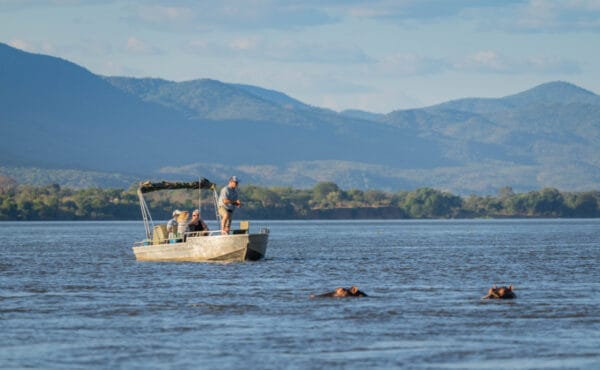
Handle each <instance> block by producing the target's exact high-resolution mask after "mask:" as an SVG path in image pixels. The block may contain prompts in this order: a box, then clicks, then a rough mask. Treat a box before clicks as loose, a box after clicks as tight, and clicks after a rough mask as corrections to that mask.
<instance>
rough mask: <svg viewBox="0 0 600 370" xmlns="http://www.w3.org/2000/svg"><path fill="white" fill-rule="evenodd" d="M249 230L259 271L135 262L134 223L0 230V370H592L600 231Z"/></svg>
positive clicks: (472, 227) (517, 224)
mask: <svg viewBox="0 0 600 370" xmlns="http://www.w3.org/2000/svg"><path fill="white" fill-rule="evenodd" d="M258 224H260V226H269V227H270V229H271V235H270V240H269V247H268V250H267V257H266V258H265V259H264V260H262V261H258V262H246V263H232V264H215V263H150V262H137V261H136V260H135V258H134V255H133V253H132V251H131V243H132V242H133V241H134V240H140V239H142V238H143V226H142V224H141V223H140V222H19V223H17V222H3V223H0V368H2V369H11V368H44V369H81V368H86V369H89V368H98V369H116V368H127V369H154V368H155V369H164V368H175V369H184V368H185V369H195V368H198V369H215V368H219V369H249V368H258V369H282V368H287V369H323V368H328V369H329V368H344V369H365V368H436V369H437V368H460V369H464V368H478V369H480V368H513V369H530V368H586V369H587V368H600V268H598V265H599V261H600V220H460V221H454V220H445V221H268V222H267V221H264V222H254V223H252V224H251V227H257V226H256V225H258ZM209 226H211V228H212V229H214V228H215V224H214V223H209ZM493 284H499V285H508V284H513V285H514V287H515V293H516V295H517V299H515V300H502V301H499V300H481V299H480V298H481V297H482V296H483V295H484V294H486V292H487V289H488V288H489V287H491V286H492V285H493ZM351 285H357V286H358V287H359V288H360V289H361V290H363V291H365V292H366V293H367V294H368V295H369V297H365V298H344V299H340V298H329V299H327V298H321V299H310V298H309V297H310V295H311V294H319V293H323V292H326V291H331V290H333V289H335V288H336V287H338V286H345V287H349V286H351Z"/></svg>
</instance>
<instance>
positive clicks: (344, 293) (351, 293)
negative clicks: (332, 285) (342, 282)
mask: <svg viewBox="0 0 600 370" xmlns="http://www.w3.org/2000/svg"><path fill="white" fill-rule="evenodd" d="M324 297H336V298H341V297H368V296H367V294H366V293H365V292H363V291H361V290H359V289H358V288H357V287H356V286H352V287H351V288H350V289H346V288H337V289H336V290H334V291H333V292H329V293H323V294H319V295H317V296H315V295H313V294H311V296H310V298H324Z"/></svg>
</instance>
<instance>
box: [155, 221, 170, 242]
mask: <svg viewBox="0 0 600 370" xmlns="http://www.w3.org/2000/svg"><path fill="white" fill-rule="evenodd" d="M168 235H169V234H168V233H167V225H166V224H162V225H156V226H154V233H152V244H164V243H167V242H168V240H167V239H168Z"/></svg>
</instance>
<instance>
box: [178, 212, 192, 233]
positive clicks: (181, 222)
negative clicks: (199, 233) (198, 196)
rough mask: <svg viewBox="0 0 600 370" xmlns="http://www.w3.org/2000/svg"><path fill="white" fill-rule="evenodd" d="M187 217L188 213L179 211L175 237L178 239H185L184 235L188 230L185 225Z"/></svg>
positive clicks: (186, 224)
mask: <svg viewBox="0 0 600 370" xmlns="http://www.w3.org/2000/svg"><path fill="white" fill-rule="evenodd" d="M188 215H189V212H188V211H181V212H179V216H177V236H178V237H179V239H181V238H184V239H185V233H186V232H188V230H189V229H188V223H187V219H188Z"/></svg>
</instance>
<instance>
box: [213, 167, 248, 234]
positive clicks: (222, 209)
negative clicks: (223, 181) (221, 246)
mask: <svg viewBox="0 0 600 370" xmlns="http://www.w3.org/2000/svg"><path fill="white" fill-rule="evenodd" d="M237 185H238V179H237V177H236V176H231V178H230V179H229V184H227V186H225V187H223V189H221V193H220V194H219V201H218V202H217V204H218V206H219V216H221V232H222V233H223V234H229V229H230V228H231V214H232V213H233V210H234V209H235V207H238V208H239V207H241V206H242V202H240V201H239V199H238V192H237Z"/></svg>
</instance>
